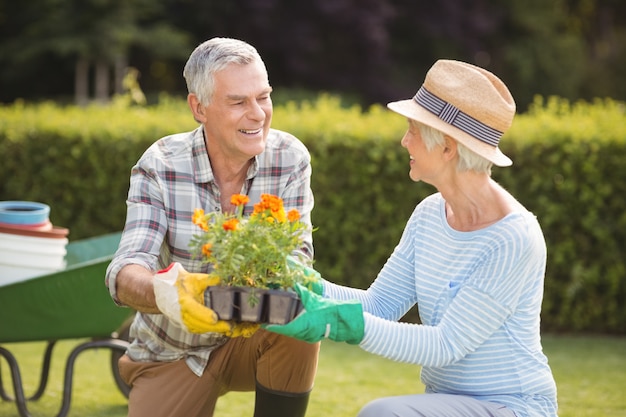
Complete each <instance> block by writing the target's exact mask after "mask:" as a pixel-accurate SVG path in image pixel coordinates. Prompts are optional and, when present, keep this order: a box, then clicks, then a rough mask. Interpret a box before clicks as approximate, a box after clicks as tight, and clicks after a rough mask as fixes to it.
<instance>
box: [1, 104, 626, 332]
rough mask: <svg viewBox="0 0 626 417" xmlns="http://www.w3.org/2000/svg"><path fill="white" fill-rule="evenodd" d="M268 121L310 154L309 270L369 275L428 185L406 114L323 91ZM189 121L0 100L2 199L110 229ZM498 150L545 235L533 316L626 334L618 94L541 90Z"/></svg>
mask: <svg viewBox="0 0 626 417" xmlns="http://www.w3.org/2000/svg"><path fill="white" fill-rule="evenodd" d="M272 125H273V126H274V127H275V128H278V129H282V130H286V131H288V132H292V133H293V134H295V135H296V136H297V137H299V138H300V139H301V140H302V141H303V142H304V143H305V145H306V146H307V147H308V148H309V150H310V152H311V158H312V167H313V175H312V179H311V186H312V188H313V192H314V194H315V208H314V210H313V213H312V220H313V224H314V226H315V227H317V231H316V232H315V233H314V235H313V238H314V244H315V253H316V262H315V268H316V269H317V270H318V271H320V273H321V274H322V275H323V276H324V277H325V278H328V279H330V280H331V281H334V282H339V283H343V284H347V285H351V286H356V287H361V288H365V287H367V286H368V285H369V284H370V283H371V282H372V281H373V279H374V277H375V276H376V274H377V273H378V271H379V270H380V268H381V267H382V266H383V264H384V262H385V261H386V259H387V258H388V257H389V255H390V254H391V252H392V251H393V248H394V246H395V245H396V244H397V243H398V241H399V239H400V235H401V233H402V230H403V228H404V226H405V224H406V221H407V220H408V218H409V216H410V215H411V213H412V211H413V210H414V208H415V205H416V204H417V203H418V202H419V201H420V200H421V199H423V198H424V197H426V196H427V195H429V194H431V193H432V192H433V191H434V189H433V188H432V187H431V186H429V185H428V184H425V183H421V182H420V183H414V182H412V181H411V180H410V179H409V178H408V159H407V154H406V150H405V149H404V148H402V147H401V146H400V138H401V137H402V134H403V133H404V131H405V130H406V126H407V124H406V119H404V118H403V117H400V116H398V115H397V114H395V113H393V112H390V111H387V110H386V109H385V108H384V107H383V106H381V105H372V106H370V107H369V108H367V109H366V110H362V109H361V108H360V107H359V106H358V105H351V106H347V105H346V104H345V103H341V100H340V99H339V98H338V97H335V96H328V95H320V96H319V97H318V98H317V99H315V100H313V101H299V102H288V103H287V104H285V105H279V106H275V108H274V119H273V122H272ZM196 126H197V124H196V123H195V122H194V121H193V118H192V117H191V115H190V113H189V111H188V109H187V105H186V102H185V101H184V100H182V99H172V98H168V97H166V96H161V100H160V102H159V104H158V105H155V106H137V105H132V104H129V101H127V100H125V98H124V97H116V98H115V99H114V100H113V101H112V102H111V103H110V104H109V105H106V106H104V105H91V106H87V107H84V108H83V107H78V106H58V105H55V104H53V103H50V102H46V103H41V104H26V103H22V102H17V103H15V104H12V105H5V106H1V105H0V155H1V156H2V161H1V162H0V178H2V179H3V180H2V181H0V200H31V201H41V202H45V203H48V204H49V205H50V206H51V213H50V219H51V221H52V222H53V223H54V224H55V225H59V226H65V227H68V228H69V229H70V235H69V238H70V240H71V241H75V240H78V239H81V238H84V237H91V236H98V235H101V234H105V233H110V232H115V231H119V230H121V229H122V227H123V225H124V219H125V213H126V205H125V198H126V194H127V192H128V178H129V172H130V169H131V167H132V166H133V165H134V163H135V162H136V161H137V159H138V158H139V156H140V155H141V154H142V153H143V152H144V150H145V149H146V148H147V147H148V146H149V145H150V144H151V143H152V142H154V141H155V140H156V138H159V137H162V136H165V135H168V134H171V133H173V132H179V131H185V130H191V129H193V128H195V127H196ZM502 149H503V151H504V152H505V153H506V154H507V155H509V156H510V157H511V159H513V161H514V165H513V166H512V167H509V168H506V169H499V168H494V172H493V176H494V178H495V179H496V180H497V181H498V182H499V183H500V184H502V186H504V187H505V188H507V189H508V190H509V191H510V192H511V193H512V194H513V195H515V196H516V198H518V199H519V201H520V202H522V203H523V204H524V205H525V206H526V207H527V208H528V209H529V210H531V211H532V212H533V213H534V214H535V215H536V216H537V218H538V219H539V222H540V223H541V225H542V229H543V232H544V235H545V237H546V244H547V248H548V267H547V273H546V282H545V289H546V291H545V298H544V303H543V315H542V326H543V328H544V329H546V330H551V331H586V332H598V333H615V334H622V335H624V334H626V308H624V299H626V280H625V279H624V277H625V276H626V263H625V260H624V248H626V210H624V208H625V207H626V181H625V180H624V179H626V164H624V156H625V155H626V111H625V106H624V102H618V101H614V100H611V99H603V100H594V101H593V102H592V103H589V102H582V101H581V102H574V103H572V102H569V101H567V100H565V99H562V98H556V97H553V98H549V99H542V98H539V97H538V98H537V99H536V101H535V102H533V104H532V106H531V107H530V109H529V111H528V112H526V113H525V114H522V115H518V116H517V118H516V119H515V122H514V123H513V126H512V127H511V129H510V130H509V131H508V132H507V133H506V136H505V137H504V138H503V140H502ZM103 288H104V287H103ZM414 313H415V311H414V310H413V311H412V314H411V315H409V317H407V319H409V320H416V316H415V314H414Z"/></svg>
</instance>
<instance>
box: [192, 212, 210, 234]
mask: <svg viewBox="0 0 626 417" xmlns="http://www.w3.org/2000/svg"><path fill="white" fill-rule="evenodd" d="M191 221H192V223H193V224H195V225H196V226H198V227H199V228H200V229H202V230H204V231H205V232H206V231H208V230H209V225H208V223H207V221H206V218H205V217H204V210H202V209H195V210H194V211H193V215H192V216H191Z"/></svg>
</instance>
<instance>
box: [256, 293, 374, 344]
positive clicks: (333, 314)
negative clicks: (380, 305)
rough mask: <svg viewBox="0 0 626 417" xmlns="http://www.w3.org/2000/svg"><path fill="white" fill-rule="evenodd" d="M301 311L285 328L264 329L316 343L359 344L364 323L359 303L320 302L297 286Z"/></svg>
mask: <svg viewBox="0 0 626 417" xmlns="http://www.w3.org/2000/svg"><path fill="white" fill-rule="evenodd" d="M296 292H297V293H298V295H299V296H300V300H301V301H302V305H303V306H304V311H303V312H302V313H300V315H298V317H296V318H295V319H293V320H292V321H291V322H289V323H287V324H284V325H267V326H264V327H265V328H266V329H267V330H269V331H272V332H275V333H279V334H282V335H285V336H291V337H294V338H296V339H300V340H304V341H305V342H309V343H315V342H318V341H320V340H322V339H323V338H328V339H331V340H334V341H336V342H347V343H349V344H352V345H357V344H359V343H361V340H363V335H364V328H365V322H364V319H363V307H362V306H361V303H360V302H358V301H338V300H332V299H329V298H322V297H320V296H319V295H317V294H315V293H313V292H311V291H309V290H307V289H306V288H305V287H303V286H302V285H300V284H296Z"/></svg>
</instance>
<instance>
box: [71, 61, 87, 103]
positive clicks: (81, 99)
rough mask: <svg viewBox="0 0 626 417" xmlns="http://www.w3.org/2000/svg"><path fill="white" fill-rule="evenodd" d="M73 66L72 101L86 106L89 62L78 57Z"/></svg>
mask: <svg viewBox="0 0 626 417" xmlns="http://www.w3.org/2000/svg"><path fill="white" fill-rule="evenodd" d="M75 68H76V73H75V74H74V102H75V103H76V105H77V106H86V105H87V104H88V103H89V62H88V61H87V60H86V59H85V58H82V57H80V58H78V60H77V61H76V67H75Z"/></svg>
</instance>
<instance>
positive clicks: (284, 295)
mask: <svg viewBox="0 0 626 417" xmlns="http://www.w3.org/2000/svg"><path fill="white" fill-rule="evenodd" d="M265 308H266V322H267V323H270V324H286V323H289V322H290V321H291V320H293V318H294V317H296V316H297V315H298V314H299V313H300V311H302V303H301V302H300V299H299V298H298V295H297V294H296V293H294V292H292V291H280V290H267V293H266V300H265Z"/></svg>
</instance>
